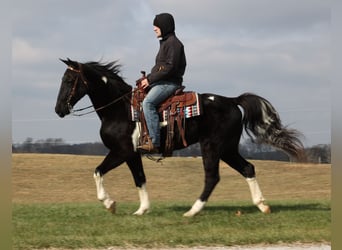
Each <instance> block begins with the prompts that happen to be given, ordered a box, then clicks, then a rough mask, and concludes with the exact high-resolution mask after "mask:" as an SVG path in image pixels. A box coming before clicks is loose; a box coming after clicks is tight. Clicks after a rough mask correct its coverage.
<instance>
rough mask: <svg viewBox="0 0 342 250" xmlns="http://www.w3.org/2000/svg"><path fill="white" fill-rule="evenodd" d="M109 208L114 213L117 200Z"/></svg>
mask: <svg viewBox="0 0 342 250" xmlns="http://www.w3.org/2000/svg"><path fill="white" fill-rule="evenodd" d="M107 210H108V211H109V212H111V213H112V214H115V213H116V203H115V201H114V202H113V203H112V204H111V205H110V206H109V207H108V208H107Z"/></svg>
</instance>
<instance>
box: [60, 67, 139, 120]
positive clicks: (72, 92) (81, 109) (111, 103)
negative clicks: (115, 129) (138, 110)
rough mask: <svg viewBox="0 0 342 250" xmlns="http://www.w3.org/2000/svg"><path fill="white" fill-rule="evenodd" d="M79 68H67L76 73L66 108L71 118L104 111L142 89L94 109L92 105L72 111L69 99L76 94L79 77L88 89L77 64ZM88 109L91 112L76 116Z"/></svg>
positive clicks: (134, 90)
mask: <svg viewBox="0 0 342 250" xmlns="http://www.w3.org/2000/svg"><path fill="white" fill-rule="evenodd" d="M78 66H79V70H77V69H74V68H73V67H71V66H69V67H68V69H69V70H71V71H73V72H76V73H78V75H77V77H76V79H75V82H74V86H73V87H72V90H71V94H70V96H69V98H68V103H67V104H68V107H69V110H70V114H71V115H73V116H84V115H88V114H91V113H95V112H97V111H99V110H102V109H105V108H108V107H109V106H111V105H113V104H115V103H117V102H119V101H120V100H122V99H124V98H126V97H127V96H128V95H132V94H133V93H135V92H136V91H139V90H141V89H142V88H141V87H140V88H136V89H133V90H131V91H129V92H128V93H126V94H123V95H122V96H120V97H118V98H116V99H114V100H113V101H111V102H109V103H107V104H105V105H103V106H101V107H99V108H96V109H95V108H94V105H90V106H87V107H84V108H80V109H75V110H74V109H73V107H72V106H71V105H70V100H71V98H72V97H73V96H74V95H75V92H76V87H77V83H78V79H79V76H80V77H81V80H82V82H83V84H84V85H86V86H87V87H88V82H87V81H86V79H85V78H84V76H83V74H82V70H81V64H80V63H79V64H78ZM90 108H94V109H93V110H91V111H87V112H84V113H81V114H77V112H80V111H84V110H87V109H90Z"/></svg>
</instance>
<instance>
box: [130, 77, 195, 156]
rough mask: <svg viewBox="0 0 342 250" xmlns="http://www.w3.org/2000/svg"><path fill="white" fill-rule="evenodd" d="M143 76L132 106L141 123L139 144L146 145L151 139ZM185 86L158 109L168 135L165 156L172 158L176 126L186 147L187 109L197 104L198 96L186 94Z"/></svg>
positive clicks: (137, 83)
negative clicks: (144, 106)
mask: <svg viewBox="0 0 342 250" xmlns="http://www.w3.org/2000/svg"><path fill="white" fill-rule="evenodd" d="M141 73H142V74H143V76H142V78H140V79H139V80H137V81H136V88H135V89H134V91H133V96H132V101H131V105H132V108H133V109H134V110H136V111H137V112H138V115H137V117H138V120H139V121H140V122H141V130H140V137H139V144H140V145H144V144H146V143H148V142H149V140H151V139H150V137H149V134H148V128H147V125H146V120H145V116H144V112H143V110H142V102H143V100H144V98H145V96H146V95H147V92H146V91H145V90H144V89H142V87H141V81H142V80H143V79H144V78H145V77H146V76H145V72H144V71H141ZM184 88H185V87H184V86H181V87H180V88H179V89H177V90H176V91H175V93H174V94H173V95H172V96H170V97H169V98H167V99H166V100H165V101H164V102H162V103H161V104H160V106H159V108H158V113H159V115H160V117H161V118H162V119H161V121H164V122H166V124H167V125H166V126H167V129H166V131H167V133H166V141H165V148H164V150H162V151H163V156H164V157H167V156H171V155H172V151H173V147H174V140H173V139H174V129H175V124H177V127H178V131H179V135H180V137H181V139H182V143H183V145H184V147H187V146H188V144H187V142H186V139H185V112H184V109H185V107H188V106H190V105H194V104H196V102H197V101H198V100H197V94H196V93H195V92H190V91H186V92H184V91H183V90H184Z"/></svg>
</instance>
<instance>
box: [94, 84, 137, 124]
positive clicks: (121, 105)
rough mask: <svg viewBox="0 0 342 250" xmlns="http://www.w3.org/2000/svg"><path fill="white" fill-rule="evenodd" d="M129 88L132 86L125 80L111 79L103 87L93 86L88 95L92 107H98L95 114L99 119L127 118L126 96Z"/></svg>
mask: <svg viewBox="0 0 342 250" xmlns="http://www.w3.org/2000/svg"><path fill="white" fill-rule="evenodd" d="M100 84H103V83H100ZM131 90H132V88H131V87H130V86H129V85H128V84H126V83H125V82H121V81H118V80H111V81H110V82H108V85H106V86H105V87H100V88H94V89H93V90H92V91H90V92H89V93H88V96H89V98H90V100H91V102H92V104H93V105H94V108H95V109H99V110H98V111H97V114H98V116H99V117H100V119H101V120H104V119H122V118H123V119H127V117H128V115H127V114H126V113H127V112H128V111H129V107H128V105H129V104H128V101H127V98H129V97H130V95H129V93H130V92H131ZM126 96H127V97H126ZM107 105H108V106H107Z"/></svg>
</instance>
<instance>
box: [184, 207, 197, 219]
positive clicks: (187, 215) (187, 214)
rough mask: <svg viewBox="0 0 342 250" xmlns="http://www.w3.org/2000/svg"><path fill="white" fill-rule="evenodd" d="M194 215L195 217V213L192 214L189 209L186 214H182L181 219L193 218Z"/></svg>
mask: <svg viewBox="0 0 342 250" xmlns="http://www.w3.org/2000/svg"><path fill="white" fill-rule="evenodd" d="M194 215H195V213H193V212H192V211H191V209H190V210H189V211H188V212H186V213H184V214H183V217H193V216H194Z"/></svg>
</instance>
